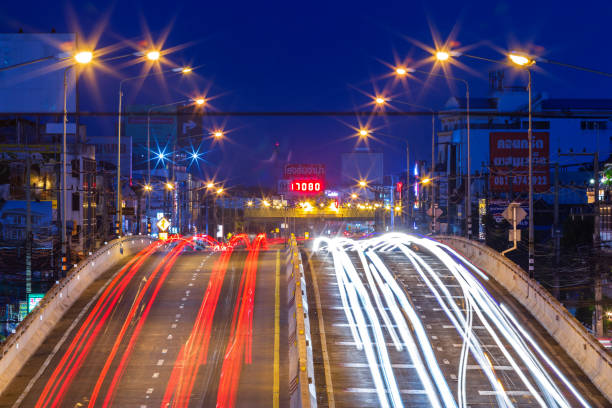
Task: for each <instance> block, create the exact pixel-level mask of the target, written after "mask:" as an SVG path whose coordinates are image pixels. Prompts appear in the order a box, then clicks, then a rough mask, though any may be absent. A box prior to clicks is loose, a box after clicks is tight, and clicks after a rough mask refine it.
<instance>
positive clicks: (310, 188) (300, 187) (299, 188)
mask: <svg viewBox="0 0 612 408" xmlns="http://www.w3.org/2000/svg"><path fill="white" fill-rule="evenodd" d="M289 190H290V191H291V192H293V193H298V194H319V193H322V192H323V191H324V190H325V185H324V183H323V180H319V179H298V180H291V184H289Z"/></svg>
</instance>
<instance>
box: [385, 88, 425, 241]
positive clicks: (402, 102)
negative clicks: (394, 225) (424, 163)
mask: <svg viewBox="0 0 612 408" xmlns="http://www.w3.org/2000/svg"><path fill="white" fill-rule="evenodd" d="M375 101H376V104H377V105H381V106H382V105H384V104H386V103H387V102H389V100H388V99H386V98H384V97H381V96H379V97H376V99H375ZM393 102H395V103H399V104H401V105H407V106H412V107H414V108H419V109H425V110H428V111H429V112H431V177H430V178H431V214H432V226H431V232H432V234H433V233H435V228H436V218H437V217H436V209H435V203H436V188H435V183H434V180H435V178H434V173H435V168H436V152H435V149H436V145H435V138H436V113H435V111H434V110H433V109H431V108H429V107H427V106H423V105H417V104H414V103H409V102H405V101H401V100H397V99H393ZM406 175H407V177H408V179H407V183H408V184H410V157H409V155H408V143H407V142H406Z"/></svg>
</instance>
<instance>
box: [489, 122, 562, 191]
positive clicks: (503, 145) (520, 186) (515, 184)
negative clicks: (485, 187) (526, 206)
mask: <svg viewBox="0 0 612 408" xmlns="http://www.w3.org/2000/svg"><path fill="white" fill-rule="evenodd" d="M549 146H550V141H549V134H548V132H533V146H532V154H533V179H532V181H533V190H534V191H535V192H538V193H541V192H545V191H547V190H548V189H549V188H550V180H549V173H550V172H549V156H550V152H549ZM489 160H490V165H491V175H490V180H489V181H490V186H491V190H492V191H496V192H510V191H513V192H527V191H528V189H529V143H528V139H527V132H491V133H490V134H489Z"/></svg>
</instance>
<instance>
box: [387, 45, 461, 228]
mask: <svg viewBox="0 0 612 408" xmlns="http://www.w3.org/2000/svg"><path fill="white" fill-rule="evenodd" d="M456 55H459V54H458V53H456V52H451V51H437V52H436V54H435V56H436V59H437V60H438V61H441V62H443V61H447V60H448V59H449V58H450V57H451V56H456ZM400 70H401V71H402V72H403V74H402V73H400V72H399V71H400ZM395 72H396V74H398V75H399V76H404V75H406V74H407V73H408V72H410V73H413V72H419V73H422V74H427V75H431V76H436V77H439V78H446V79H450V80H452V81H459V82H462V83H463V85H465V104H466V105H465V115H466V127H467V188H466V201H467V203H466V221H467V236H468V239H471V237H472V191H471V190H472V174H471V173H472V158H471V157H470V154H471V146H472V144H471V141H470V85H469V83H468V81H466V80H465V79H463V78H457V77H454V76H451V75H446V74H438V73H434V72H429V71H423V70H419V69H414V68H404V67H399V68H397V69H396V70H395ZM433 159H435V157H433V158H432V168H433V165H434V163H433V161H434V160H433ZM432 176H433V171H432ZM432 211H433V210H432Z"/></svg>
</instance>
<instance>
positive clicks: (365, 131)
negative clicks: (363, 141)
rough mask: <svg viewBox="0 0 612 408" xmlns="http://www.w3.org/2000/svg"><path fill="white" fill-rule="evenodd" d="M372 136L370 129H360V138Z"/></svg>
mask: <svg viewBox="0 0 612 408" xmlns="http://www.w3.org/2000/svg"><path fill="white" fill-rule="evenodd" d="M369 134H370V131H369V130H368V129H359V136H362V137H367V136H368V135H369Z"/></svg>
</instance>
